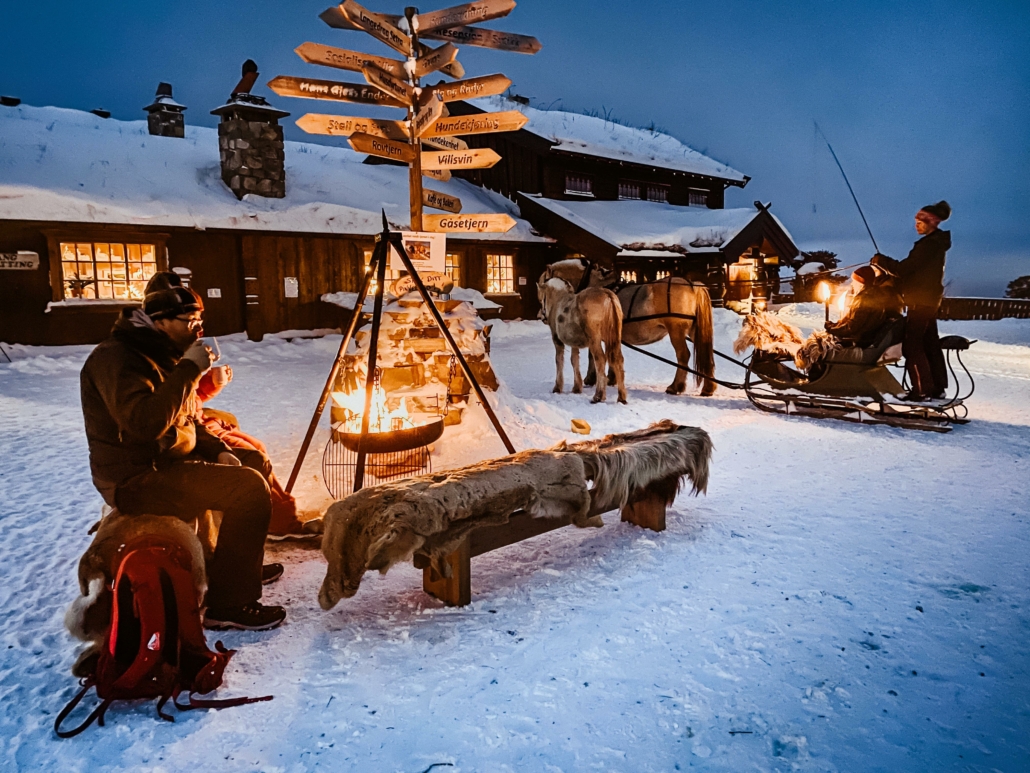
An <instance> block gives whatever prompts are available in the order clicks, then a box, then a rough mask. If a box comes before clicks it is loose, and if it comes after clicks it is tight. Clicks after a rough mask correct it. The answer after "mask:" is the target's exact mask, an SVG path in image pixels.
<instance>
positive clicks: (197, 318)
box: [80, 287, 286, 630]
mask: <svg viewBox="0 0 1030 773" xmlns="http://www.w3.org/2000/svg"><path fill="white" fill-rule="evenodd" d="M203 308H204V307H203V303H202V302H201V300H200V298H199V297H198V296H197V295H196V294H195V293H193V292H192V291H191V290H189V289H187V288H184V287H174V288H171V289H168V290H161V291H158V292H154V293H150V294H149V295H147V296H146V297H145V299H144V302H143V306H142V308H140V307H134V308H127V309H124V310H123V311H122V312H121V314H120V316H119V318H118V320H117V322H116V323H115V325H114V328H113V329H112V331H111V335H110V337H109V338H108V339H107V340H105V341H103V342H102V343H100V344H99V345H98V346H97V347H96V348H95V349H94V350H93V351H92V352H91V353H90V355H89V357H88V358H87V359H86V363H85V365H84V366H83V368H82V372H81V374H80V394H81V401H82V412H83V418H84V420H85V429H86V440H87V443H88V446H89V461H90V470H91V472H92V476H93V482H94V485H95V486H96V487H97V490H98V491H99V492H100V494H101V496H102V497H103V498H104V501H105V502H106V503H107V504H108V505H110V506H111V507H115V508H117V509H118V510H119V512H121V513H123V514H125V515H167V516H173V517H177V518H180V519H182V520H186V521H192V520H193V519H195V518H198V517H199V516H201V515H202V514H203V513H205V512H206V511H208V510H217V511H221V513H222V522H221V525H220V527H219V533H218V541H217V544H216V545H215V550H214V554H213V556H212V557H211V561H210V563H209V565H208V591H207V597H206V606H207V610H206V612H205V617H204V625H205V626H207V627H209V628H237V629H243V630H267V629H270V628H275V627H276V626H278V625H279V624H281V623H282V622H283V620H284V619H285V618H286V610H284V609H283V608H282V607H280V606H266V605H263V604H261V602H260V599H261V587H262V585H264V584H267V583H269V582H273V581H275V580H276V579H278V578H279V577H280V576H282V573H283V567H282V565H281V564H268V565H266V566H263V565H262V564H263V559H264V544H265V537H266V536H267V533H268V524H269V520H270V518H271V515H272V499H271V494H270V491H269V485H268V482H267V480H266V478H265V474H264V470H262V469H256V467H260V464H258V463H257V461H256V460H257V456H255V454H256V453H257V452H255V454H246V453H243V452H241V451H239V450H236V449H232V448H231V447H230V446H228V445H227V444H226V443H225V442H223V441H222V440H221V439H219V438H218V437H217V436H215V435H214V434H212V433H211V432H209V431H208V430H207V429H206V428H205V426H204V425H203V424H202V423H200V422H198V421H197V418H196V416H197V412H198V410H199V408H198V401H197V397H196V388H197V385H198V384H199V382H200V380H201V377H202V376H203V375H204V374H205V373H207V372H208V371H209V370H210V369H211V366H212V364H213V362H212V353H211V350H210V349H209V348H208V347H207V346H205V345H204V344H203V343H202V342H201V341H200V340H199V339H200V336H201V335H202V334H203V321H202V312H203ZM251 465H255V466H254V467H252V466H251Z"/></svg>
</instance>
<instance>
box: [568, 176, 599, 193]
mask: <svg viewBox="0 0 1030 773" xmlns="http://www.w3.org/2000/svg"><path fill="white" fill-rule="evenodd" d="M565 192H566V193H572V194H575V195H576V196H593V195H594V181H593V179H592V178H590V177H587V176H586V175H582V174H572V173H568V174H566V175H565Z"/></svg>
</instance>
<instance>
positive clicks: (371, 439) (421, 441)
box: [333, 418, 443, 454]
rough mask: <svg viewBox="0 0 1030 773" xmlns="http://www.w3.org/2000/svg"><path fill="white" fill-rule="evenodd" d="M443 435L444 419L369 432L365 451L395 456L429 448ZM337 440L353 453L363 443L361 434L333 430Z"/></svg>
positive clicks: (366, 437)
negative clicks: (386, 430)
mask: <svg viewBox="0 0 1030 773" xmlns="http://www.w3.org/2000/svg"><path fill="white" fill-rule="evenodd" d="M441 435H443V419H442V418H441V419H436V420H435V421H431V422H429V423H428V424H419V425H418V426H417V427H407V428H405V429H395V430H391V431H389V432H369V433H368V435H366V436H365V443H364V451H365V453H367V454H393V453H397V452H398V451H410V450H411V449H413V448H418V447H419V446H427V445H429V444H430V443H433V442H435V441H437V440H439V439H440V436H441ZM333 436H334V438H335V439H336V440H338V441H339V442H340V443H343V445H344V446H345V447H346V448H349V449H350V450H351V451H355V452H356V451H357V450H358V443H359V442H360V441H361V433H360V432H340V431H338V430H333Z"/></svg>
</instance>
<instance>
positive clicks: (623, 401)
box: [619, 397, 626, 405]
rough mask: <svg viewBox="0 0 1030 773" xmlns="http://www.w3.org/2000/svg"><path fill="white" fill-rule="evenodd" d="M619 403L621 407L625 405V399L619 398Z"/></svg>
mask: <svg viewBox="0 0 1030 773" xmlns="http://www.w3.org/2000/svg"><path fill="white" fill-rule="evenodd" d="M619 402H620V403H622V404H623V405H625V404H626V398H625V397H620V398H619Z"/></svg>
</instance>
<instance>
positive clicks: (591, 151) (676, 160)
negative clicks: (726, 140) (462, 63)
mask: <svg viewBox="0 0 1030 773" xmlns="http://www.w3.org/2000/svg"><path fill="white" fill-rule="evenodd" d="M470 101H471V103H472V104H473V105H475V106H476V107H478V108H480V109H481V110H484V111H486V112H497V111H505V110H518V111H520V112H521V113H523V114H524V115H526V116H527V117H528V118H529V123H528V124H526V127H525V131H529V132H532V133H533V134H536V135H538V136H540V137H544V138H545V139H548V140H550V141H551V142H554V143H555V145H554V149H555V150H559V151H566V152H569V153H582V154H584V155H588V156H598V157H600V158H610V159H616V160H618V161H626V162H629V163H633V164H643V165H645V166H659V167H662V168H664V169H675V170H678V171H680V172H692V173H694V174H700V175H706V176H709V177H717V178H719V179H720V180H733V181H734V182H744V181H745V180H746V179H747V178H746V176H745V175H743V174H741V173H740V172H738V171H737V170H736V169H733V168H731V167H729V166H727V165H726V164H723V163H721V162H719V161H716V160H715V159H713V158H709V157H708V156H706V155H704V154H703V153H699V152H698V151H696V150H694V149H693V148H691V147H688V146H687V145H684V144H683V143H682V142H680V141H679V140H678V139H676V138H675V137H672V136H670V135H668V134H664V133H662V132H658V131H650V130H648V129H635V128H633V127H630V126H622V125H621V124H617V123H613V122H612V121H606V120H604V119H603V118H597V117H594V116H589V115H580V114H579V113H569V112H566V111H563V110H538V109H537V108H534V107H528V106H527V105H523V104H521V103H519V102H513V101H511V100H509V99H507V98H505V97H503V96H496V97H482V98H480V99H473V100H470Z"/></svg>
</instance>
